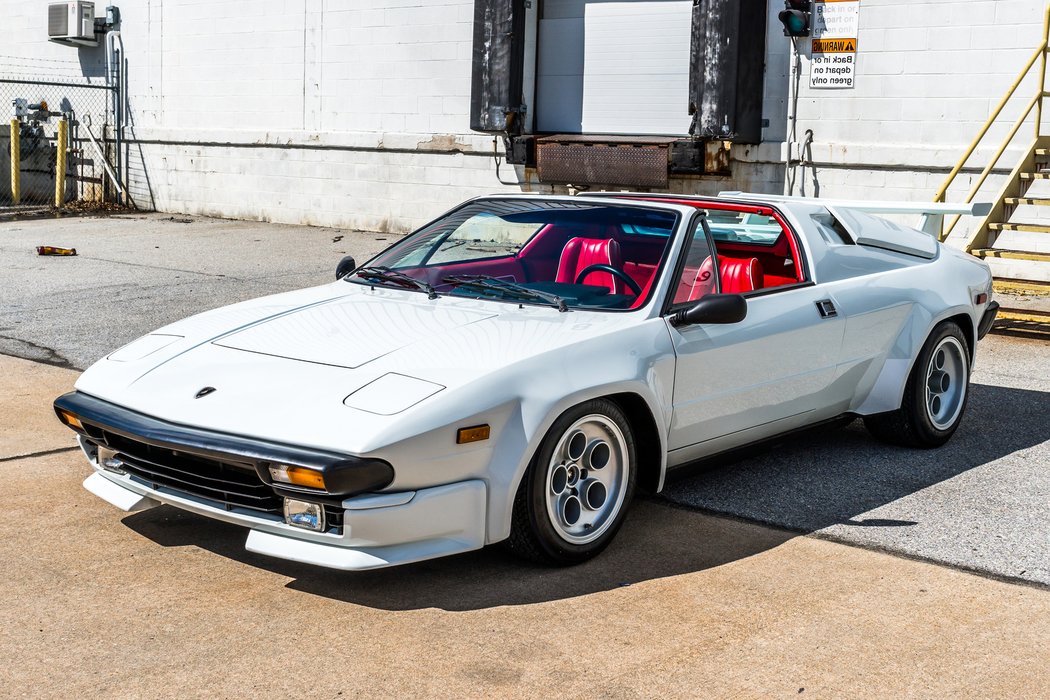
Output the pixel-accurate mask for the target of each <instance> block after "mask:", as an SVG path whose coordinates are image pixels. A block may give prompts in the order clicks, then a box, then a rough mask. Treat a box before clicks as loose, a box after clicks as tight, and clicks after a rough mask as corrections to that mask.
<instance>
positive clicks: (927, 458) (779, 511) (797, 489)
mask: <svg viewBox="0 0 1050 700" xmlns="http://www.w3.org/2000/svg"><path fill="white" fill-rule="evenodd" d="M1047 406H1050V394H1048V393H1046V392H1042V391H1031V390H1025V389H1012V388H1007V387H1001V386H992V385H987V384H973V385H971V387H970V398H969V404H968V406H967V409H966V415H965V416H964V417H963V421H962V423H961V424H960V426H959V429H958V430H957V431H956V433H955V435H953V436H952V439H951V440H950V441H949V442H948V443H947V444H946V445H944V446H943V447H940V448H937V449H932V450H919V449H911V448H904V447H896V446H893V445H885V444H883V443H880V442H877V441H876V440H875V439H874V438H872V437H871V435H870V434H869V433H868V432H867V430H865V429H864V427H863V426H864V424H863V422H862V421H860V420H857V421H855V422H853V423H852V424H850V425H849V426H847V427H845V428H842V429H838V430H826V431H819V432H816V433H814V434H806V435H800V436H795V437H792V438H790V439H787V440H784V441H782V442H780V443H779V444H775V445H772V446H767V447H766V448H765V449H764V450H763V451H762V452H761V453H759V454H756V455H753V456H750V457H744V458H739V457H738V458H736V459H732V461H724V460H722V461H716V462H713V463H709V464H706V465H698V466H696V467H687V468H685V469H684V470H683V471H682V472H681V474H678V475H677V476H675V475H672V477H671V478H670V479H669V482H670V483H669V484H668V485H667V487H666V489H665V490H664V492H663V493H662V494H661V495H660V498H663V499H666V500H668V501H670V502H673V503H676V504H678V505H683V506H690V507H694V508H699V509H703V510H706V511H709V512H714V513H727V514H731V515H733V516H735V517H741V518H746V519H748V520H754V521H757V522H760V523H768V524H774V525H777V526H778V527H785V528H788V529H790V530H794V531H796V532H800V533H808V532H812V531H815V530H821V529H823V528H826V527H830V526H833V525H851V526H860V527H908V526H911V525H915V524H917V523H915V522H912V521H907V520H902V521H891V522H880V519H879V518H877V517H876V518H870V519H859V518H858V516H860V515H862V514H864V513H867V512H869V511H872V510H874V509H876V508H879V507H880V506H884V505H886V504H888V503H892V502H894V501H896V500H898V499H901V498H904V497H906V496H909V495H911V494H913V493H916V492H918V491H921V490H923V489H925V488H927V487H929V486H932V485H934V484H938V483H940V482H942V481H946V480H948V479H952V478H954V477H956V476H958V475H960V474H963V473H964V472H968V471H970V470H972V469H976V468H979V467H981V466H983V465H986V464H991V463H992V462H995V461H996V460H998V459H1000V458H1001V457H1004V456H1006V455H1009V454H1012V453H1014V452H1017V451H1018V450H1023V449H1026V448H1029V447H1033V446H1035V445H1039V444H1041V443H1043V442H1046V441H1047V440H1050V411H1047ZM989 478H997V477H992V476H989Z"/></svg>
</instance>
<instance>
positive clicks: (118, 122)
mask: <svg viewBox="0 0 1050 700" xmlns="http://www.w3.org/2000/svg"><path fill="white" fill-rule="evenodd" d="M118 45H119V47H120V48H117V47H118ZM123 56H124V39H122V38H121V36H120V30H119V29H111V30H110V31H108V32H106V84H108V85H109V86H110V87H111V88H113V122H114V129H113V136H114V141H115V143H116V152H117V157H116V158H115V159H114V160H115V161H116V163H115V164H116V172H117V178H118V179H119V178H120V176H121V175H122V170H123V169H122V168H121V135H122V134H121V132H123V131H124V108H123V104H122V102H123V99H124V90H123V82H124V71H123V70H122V68H121V63H120V62H121V61H122V60H123ZM114 64H116V72H115V73H114V69H113V66H114ZM124 204H127V202H126V201H125V202H124Z"/></svg>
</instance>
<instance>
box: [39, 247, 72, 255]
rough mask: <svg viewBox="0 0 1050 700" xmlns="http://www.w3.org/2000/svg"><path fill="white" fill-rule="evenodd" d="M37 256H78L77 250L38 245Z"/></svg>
mask: <svg viewBox="0 0 1050 700" xmlns="http://www.w3.org/2000/svg"><path fill="white" fill-rule="evenodd" d="M36 254H37V255H76V254H77V249H76V248H59V247H57V246H53V245H38V246H37V247H36Z"/></svg>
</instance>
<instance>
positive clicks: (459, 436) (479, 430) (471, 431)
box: [456, 424, 491, 445]
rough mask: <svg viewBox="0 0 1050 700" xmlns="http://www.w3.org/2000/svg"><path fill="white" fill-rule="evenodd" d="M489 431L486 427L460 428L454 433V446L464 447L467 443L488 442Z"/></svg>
mask: <svg viewBox="0 0 1050 700" xmlns="http://www.w3.org/2000/svg"><path fill="white" fill-rule="evenodd" d="M490 432H491V429H490V428H489V426H488V425H487V424H486V425H475V426H471V427H469V428H460V429H459V432H457V433H456V444H457V445H465V444H467V443H468V442H480V441H481V440H488V439H489V433H490Z"/></svg>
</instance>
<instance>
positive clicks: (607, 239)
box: [345, 199, 678, 310]
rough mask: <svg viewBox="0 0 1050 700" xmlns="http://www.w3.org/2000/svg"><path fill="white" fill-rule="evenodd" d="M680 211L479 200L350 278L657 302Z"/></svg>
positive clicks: (528, 296)
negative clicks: (652, 297) (653, 293)
mask: <svg viewBox="0 0 1050 700" xmlns="http://www.w3.org/2000/svg"><path fill="white" fill-rule="evenodd" d="M677 223H678V215H677V214H676V213H674V212H669V211H666V210H659V209H650V208H647V207H644V206H637V205H622V204H605V203H600V204H594V203H584V202H568V201H544V200H537V199H517V200H511V199H484V200H477V201H474V202H470V203H468V204H466V205H464V206H462V207H460V208H459V209H456V210H455V211H453V212H451V213H449V214H447V215H445V216H444V217H442V218H441V219H439V220H437V221H435V222H434V223H432V224H430V225H429V226H426V227H425V228H423V229H421V230H419V231H417V232H415V233H413V234H411V235H410V236H408V237H407V238H405V239H404V240H403V241H401V242H400V243H398V244H397V245H395V246H393V247H391V248H390V249H389V250H387V251H385V252H383V253H381V254H380V255H379V256H377V257H376V258H374V259H373V260H371V261H369V263H368V264H367V265H366V266H364V267H362V268H359V269H358V270H357V271H355V272H354V273H353V274H351V275H348V276H347V277H346V278H345V279H347V280H348V281H350V282H353V283H357V284H367V285H373V286H375V285H379V286H387V287H396V288H399V289H408V290H413V291H419V292H421V293H426V294H431V295H433V294H442V295H445V294H448V295H456V296H468V297H475V298H484V299H494V300H500V301H506V302H509V303H515V304H540V305H550V306H552V307H556V308H558V309H561V310H567V309H569V308H588V309H611V310H614V309H619V310H629V309H634V308H638V307H640V306H642V305H643V304H644V303H645V302H646V301H647V299H648V297H649V293H650V289H651V287H652V286H653V285H652V282H653V280H654V277H655V276H656V274H657V272H658V271H659V269H660V266H661V262H662V261H663V259H664V257H665V256H666V255H667V250H668V245H669V242H670V240H671V234H672V233H673V232H674V229H675V226H676V224H677Z"/></svg>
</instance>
